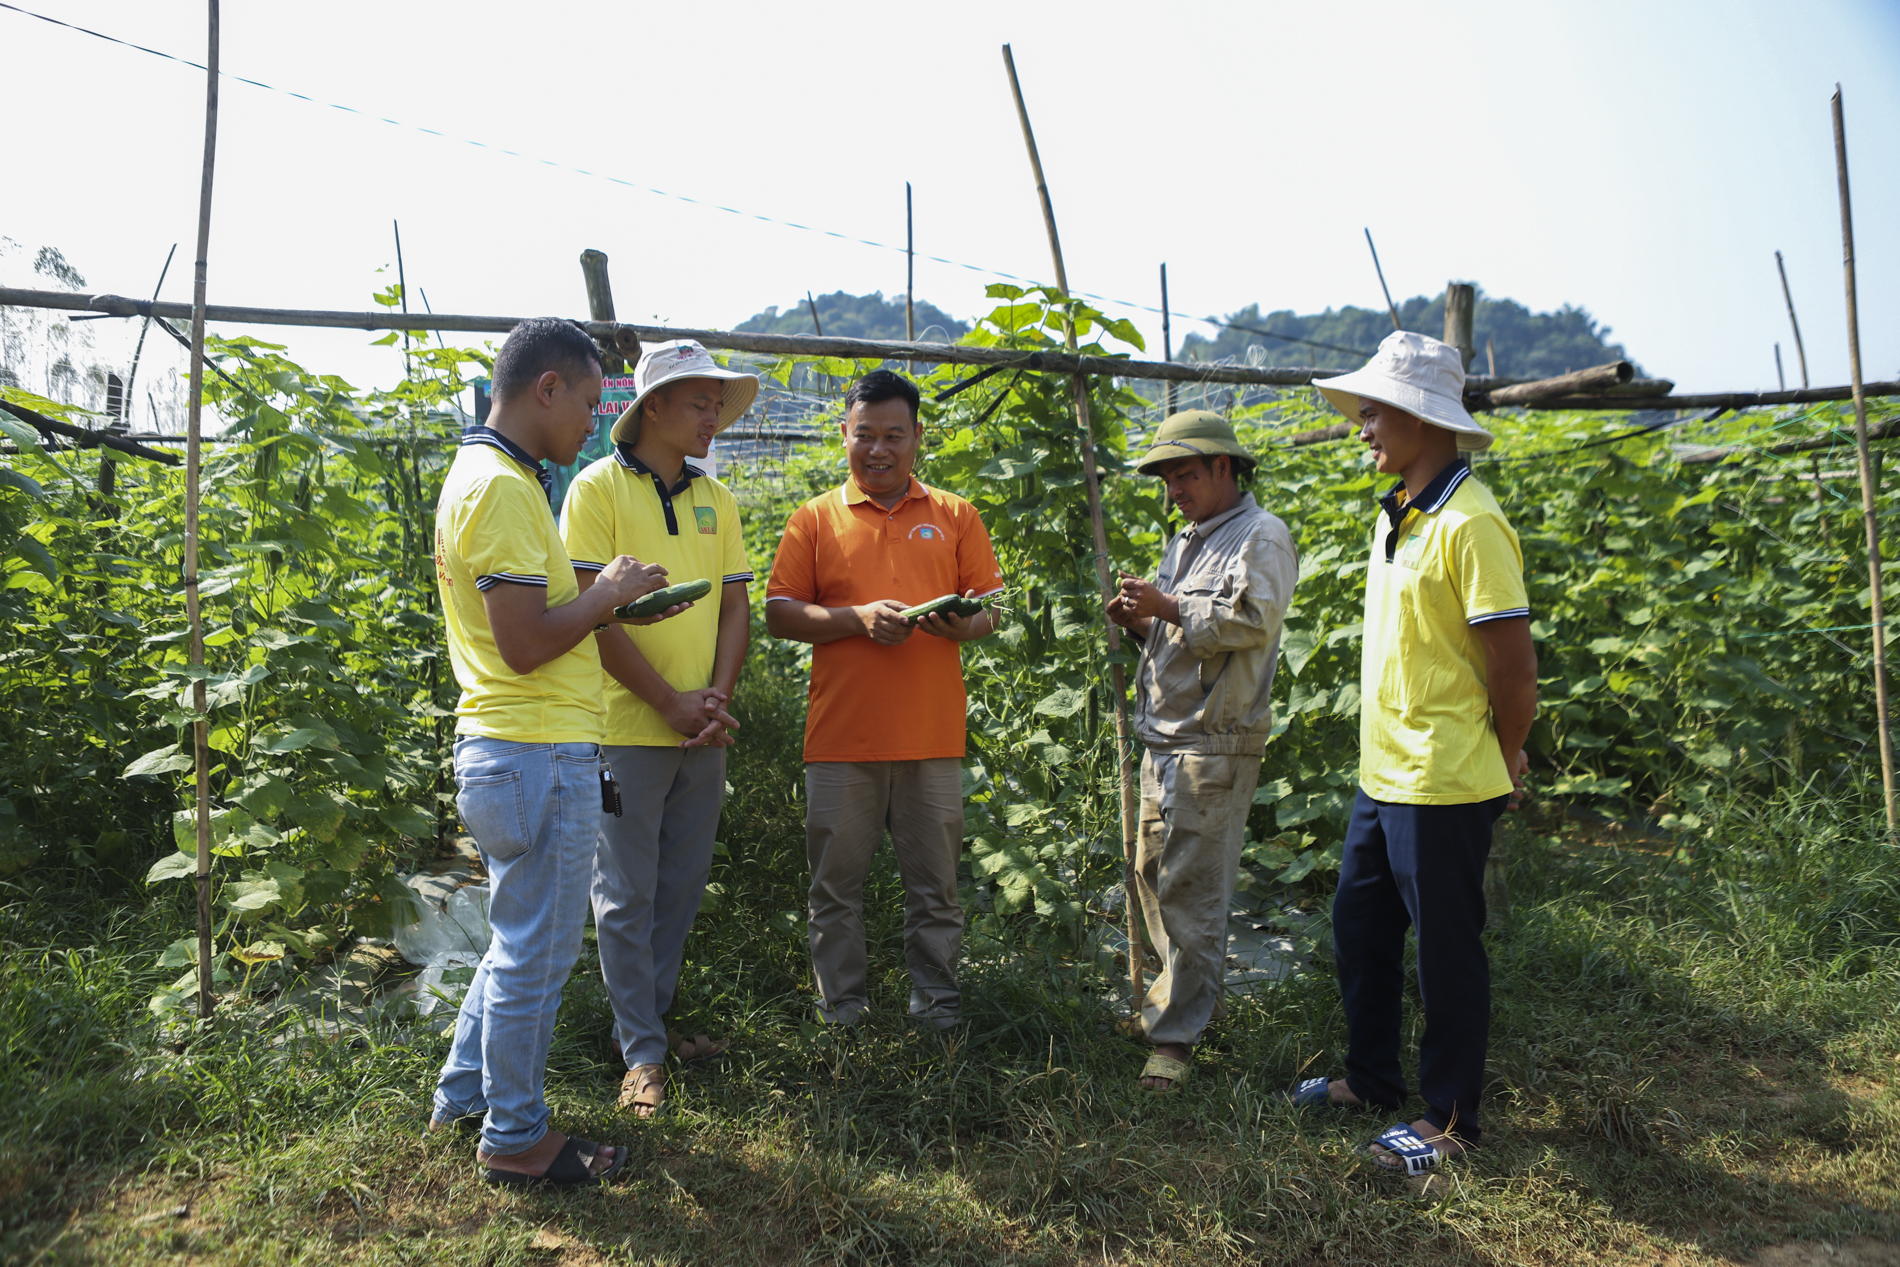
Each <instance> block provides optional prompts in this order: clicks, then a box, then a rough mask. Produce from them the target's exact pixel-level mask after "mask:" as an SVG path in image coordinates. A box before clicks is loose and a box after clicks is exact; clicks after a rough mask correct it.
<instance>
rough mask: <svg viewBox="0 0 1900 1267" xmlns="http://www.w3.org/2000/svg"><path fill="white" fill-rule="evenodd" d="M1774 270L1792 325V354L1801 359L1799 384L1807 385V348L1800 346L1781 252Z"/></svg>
mask: <svg viewBox="0 0 1900 1267" xmlns="http://www.w3.org/2000/svg"><path fill="white" fill-rule="evenodd" d="M1775 271H1776V272H1777V273H1780V274H1781V297H1782V299H1783V300H1785V301H1786V302H1787V305H1788V324H1789V325H1791V326H1793V327H1794V354H1795V356H1797V357H1798V358H1800V361H1801V386H1802V387H1803V388H1804V389H1805V388H1806V387H1807V385H1808V350H1807V349H1806V348H1804V347H1802V346H1801V323H1800V322H1799V321H1797V320H1796V319H1795V315H1794V293H1793V292H1792V291H1790V290H1789V289H1788V266H1787V265H1786V264H1783V263H1782V262H1781V252H1780V251H1776V252H1775Z"/></svg>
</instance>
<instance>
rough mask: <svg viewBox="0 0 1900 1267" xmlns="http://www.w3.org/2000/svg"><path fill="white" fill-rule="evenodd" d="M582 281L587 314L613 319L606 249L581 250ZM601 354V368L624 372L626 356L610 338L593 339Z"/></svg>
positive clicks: (600, 318) (597, 319)
mask: <svg viewBox="0 0 1900 1267" xmlns="http://www.w3.org/2000/svg"><path fill="white" fill-rule="evenodd" d="M581 280H583V281H585V282H586V283H587V313H588V315H589V316H590V317H592V318H593V319H594V320H595V321H614V320H616V318H615V317H614V288H613V285H612V284H611V283H610V282H609V281H608V280H607V252H605V251H596V250H594V249H593V248H591V247H589V248H588V249H587V250H585V251H582V252H581ZM594 347H595V350H596V351H597V352H598V353H599V354H600V368H601V371H602V372H603V373H605V374H607V375H608V376H610V377H611V376H613V375H616V374H624V373H625V372H626V369H627V358H625V357H624V356H622V355H620V352H619V350H618V349H617V348H615V347H614V346H613V343H612V341H611V340H609V341H607V342H602V341H600V340H598V339H596V340H595V341H594Z"/></svg>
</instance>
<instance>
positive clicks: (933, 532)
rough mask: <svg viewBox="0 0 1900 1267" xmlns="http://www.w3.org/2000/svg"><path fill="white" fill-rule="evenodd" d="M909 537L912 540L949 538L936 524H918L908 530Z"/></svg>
mask: <svg viewBox="0 0 1900 1267" xmlns="http://www.w3.org/2000/svg"><path fill="white" fill-rule="evenodd" d="M910 539H911V540H912V541H948V540H949V539H950V538H949V537H947V536H945V535H944V531H943V529H941V528H939V527H938V526H937V525H936V524H918V525H917V526H916V527H915V528H912V529H911V530H910Z"/></svg>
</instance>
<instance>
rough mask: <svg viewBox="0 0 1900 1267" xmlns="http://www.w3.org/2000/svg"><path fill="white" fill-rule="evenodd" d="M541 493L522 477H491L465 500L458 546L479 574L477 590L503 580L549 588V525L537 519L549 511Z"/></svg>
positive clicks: (464, 558)
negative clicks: (547, 530) (547, 532)
mask: <svg viewBox="0 0 1900 1267" xmlns="http://www.w3.org/2000/svg"><path fill="white" fill-rule="evenodd" d="M540 494H541V490H540V489H539V488H535V489H532V490H530V489H529V487H528V485H527V484H526V483H525V482H524V481H522V480H511V479H491V480H489V481H487V482H486V483H485V484H483V485H482V486H481V487H480V488H479V489H477V490H475V491H474V492H473V495H472V496H470V498H469V499H468V500H467V501H466V502H464V503H463V509H462V514H461V517H460V521H459V522H458V523H457V524H456V526H455V536H456V539H455V548H456V551H457V552H458V553H459V554H460V555H461V556H462V560H463V562H465V563H467V564H468V570H469V571H470V572H472V573H474V576H475V588H476V589H478V590H482V591H484V592H485V591H487V590H491V589H493V588H494V587H495V586H497V585H499V584H501V583H502V582H503V581H506V582H508V583H510V584H512V585H539V586H542V587H544V588H545V587H546V585H547V583H548V567H549V564H550V560H549V558H548V553H547V549H546V547H545V545H544V544H543V543H544V542H545V541H546V539H547V538H546V529H545V527H544V524H543V523H537V522H536V520H535V519H534V516H536V515H545V514H547V513H548V512H547V502H546V501H545V499H543V498H542V497H541V495H540ZM561 562H562V563H563V564H565V563H566V562H567V561H566V560H565V559H563V560H561Z"/></svg>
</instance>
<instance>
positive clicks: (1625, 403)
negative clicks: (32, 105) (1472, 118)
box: [0, 286, 1900, 409]
mask: <svg viewBox="0 0 1900 1267" xmlns="http://www.w3.org/2000/svg"><path fill="white" fill-rule="evenodd" d="M0 307H18V308H47V309H57V310H59V311H63V312H97V313H101V314H103V315H105V316H110V317H143V316H147V315H149V316H151V317H152V318H153V319H154V320H157V319H159V318H162V317H177V318H181V319H189V318H190V317H191V315H192V312H193V306H192V305H191V304H177V303H157V302H153V301H150V300H145V299H129V298H127V297H126V296H124V295H110V294H98V295H76V294H73V293H72V292H71V291H64V290H31V289H24V288H19V287H13V286H0ZM205 320H206V321H221V322H229V323H231V324H234V325H264V326H314V327H319V328H322V329H336V330H404V329H410V330H453V331H460V332H463V333H468V334H507V333H508V332H509V331H510V330H513V329H514V328H515V327H516V326H518V325H520V324H521V322H522V321H524V320H526V318H523V317H486V316H471V315H468V314H458V313H433V314H429V315H421V314H418V315H414V316H409V317H404V316H402V315H400V314H391V313H389V312H388V311H387V310H384V311H379V312H341V311H335V310H328V309H307V308H252V307H239V306H235V305H227V304H210V305H207V306H206V308H205ZM577 324H579V325H581V326H582V327H583V328H585V329H586V331H587V332H588V333H589V334H590V335H592V336H593V337H594V339H595V341H596V342H601V343H607V344H611V345H612V346H614V347H617V348H619V349H620V351H621V353H622V354H623V355H624V356H626V357H627V358H628V359H629V360H635V359H637V358H638V356H639V350H640V343H641V341H643V340H651V341H653V342H659V341H661V340H665V339H695V340H697V341H698V342H700V343H701V344H703V345H705V346H706V347H708V348H714V349H718V350H721V351H732V352H765V353H771V354H773V355H776V356H807V357H817V356H836V357H845V358H850V359H854V360H875V361H905V360H915V361H923V362H926V363H928V364H933V365H982V366H991V365H1001V366H1005V367H1007V368H1010V369H1024V370H1041V371H1043V372H1045V373H1051V374H1091V375H1099V376H1102V377H1105V378H1120V379H1147V380H1153V381H1165V382H1175V383H1241V384H1245V385H1248V386H1252V387H1306V386H1308V385H1310V384H1311V383H1312V382H1313V380H1314V379H1317V378H1331V377H1334V376H1336V375H1339V374H1341V373H1344V371H1343V370H1340V369H1337V368H1333V369H1325V368H1320V367H1316V366H1310V365H1263V366H1258V367H1255V366H1249V365H1215V364H1212V363H1209V362H1204V361H1134V360H1123V359H1121V358H1120V357H1112V356H1075V355H1071V354H1069V353H1066V352H1057V351H1053V350H1050V351H1041V352H1024V351H1023V350H1022V349H1020V348H1000V347H976V346H973V345H969V344H962V343H906V342H904V341H903V340H902V339H845V338H838V337H836V336H826V337H824V338H819V337H816V336H813V335H809V334H758V333H752V332H747V331H739V330H704V329H695V328H692V327H687V326H635V325H627V324H625V323H624V322H606V321H581V322H578V323H577ZM1274 337H1276V338H1277V337H1279V336H1274ZM181 341H183V340H182V339H181ZM1032 362H1033V363H1032ZM209 368H210V369H211V370H212V372H214V373H217V372H220V371H219V370H218V367H217V366H216V365H212V366H210V367H209ZM1532 381H1534V380H1531V379H1528V378H1523V377H1511V376H1508V375H1504V376H1499V375H1482V374H1480V375H1472V376H1468V377H1467V378H1466V379H1465V390H1466V391H1467V392H1470V393H1480V392H1488V391H1495V390H1496V389H1498V388H1500V387H1508V386H1513V385H1515V384H1518V383H1528V382H1532ZM1666 381H1667V380H1664V379H1636V380H1632V381H1631V382H1629V383H1627V384H1625V385H1624V387H1623V394H1621V395H1617V396H1604V397H1560V398H1558V399H1557V400H1555V401H1544V402H1538V403H1535V404H1525V405H1521V406H1518V408H1526V409H1655V408H1663V409H1674V408H1678V407H1680V408H1683V409H1710V408H1714V407H1715V406H1716V405H1718V404H1721V405H1726V406H1728V407H1729V408H1730V409H1745V408H1749V407H1751V406H1755V405H1788V404H1802V403H1807V402H1814V401H1824V400H1847V399H1850V398H1851V396H1852V391H1851V389H1850V388H1847V387H1816V388H1813V389H1811V390H1808V391H1791V392H1723V393H1718V394H1715V395H1702V396H1669V395H1666V394H1665V393H1666V391H1667V390H1668V389H1667V388H1662V387H1658V386H1654V385H1655V384H1661V383H1664V382H1666ZM1672 386H1673V385H1672ZM1862 390H1863V392H1864V394H1866V395H1868V396H1900V382H1874V383H1866V384H1864V385H1863V388H1862ZM1652 395H1653V396H1654V397H1655V399H1653V400H1649V401H1643V400H1638V399H1633V397H1636V396H1652Z"/></svg>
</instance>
